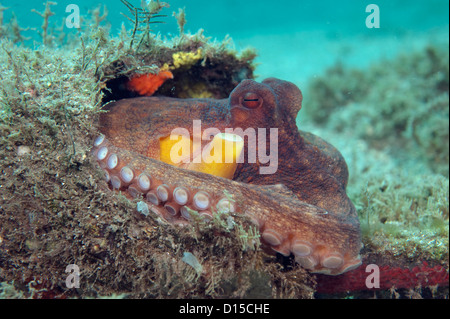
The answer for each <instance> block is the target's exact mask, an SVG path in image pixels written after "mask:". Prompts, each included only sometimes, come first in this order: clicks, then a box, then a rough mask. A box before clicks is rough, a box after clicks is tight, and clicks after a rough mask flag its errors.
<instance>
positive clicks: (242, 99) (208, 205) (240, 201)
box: [93, 78, 362, 275]
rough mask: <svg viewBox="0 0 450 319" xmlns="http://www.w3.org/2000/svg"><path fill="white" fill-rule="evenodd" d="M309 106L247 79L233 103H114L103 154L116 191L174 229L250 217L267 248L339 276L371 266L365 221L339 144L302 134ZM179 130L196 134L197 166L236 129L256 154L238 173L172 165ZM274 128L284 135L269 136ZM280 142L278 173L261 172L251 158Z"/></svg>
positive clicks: (104, 117) (262, 163) (292, 93)
mask: <svg viewBox="0 0 450 319" xmlns="http://www.w3.org/2000/svg"><path fill="white" fill-rule="evenodd" d="M301 105H302V93H301V91H300V89H299V88H298V87H297V86H296V85H294V84H293V83H290V82H287V81H282V80H279V79H275V78H268V79H266V80H264V81H262V82H261V83H258V82H255V81H253V80H243V81H242V82H241V83H240V84H239V85H238V86H237V87H236V88H235V89H234V90H233V91H232V92H231V93H230V96H229V98H226V99H193V98H192V99H178V98H171V97H157V96H150V97H136V98H130V99H122V100H118V101H113V102H109V103H107V104H106V105H105V106H104V109H105V110H106V111H107V112H104V113H102V114H101V115H100V119H99V131H100V132H101V135H100V136H98V137H97V138H96V139H95V141H94V147H93V156H95V160H96V161H97V162H98V164H99V166H100V168H101V169H102V170H103V171H104V174H105V178H106V180H107V182H108V184H109V186H110V188H111V189H113V190H120V191H121V192H122V193H124V194H127V195H128V196H129V197H131V198H141V199H142V202H143V203H145V204H146V205H147V207H148V209H149V211H151V212H153V213H155V214H157V215H158V217H161V219H162V220H165V221H167V222H168V223H171V224H180V225H186V224H190V223H192V220H193V217H194V215H193V214H194V212H195V213H196V214H197V215H196V216H197V217H201V218H202V219H203V220H205V221H208V220H211V219H212V218H213V217H214V214H218V213H224V212H225V213H228V214H235V215H237V214H242V215H244V216H246V217H248V218H249V220H250V221H251V222H252V223H254V225H255V226H256V227H257V228H258V230H259V234H260V239H261V243H262V244H263V247H264V249H266V250H268V251H271V252H273V253H275V254H276V253H279V254H281V255H283V256H291V258H292V257H293V258H295V261H296V262H297V263H298V264H300V265H301V266H302V267H304V268H306V269H308V270H310V271H311V272H313V273H322V274H328V275H339V274H342V273H344V272H347V271H349V270H352V269H355V268H357V267H358V266H359V265H360V264H361V256H360V249H361V246H362V244H361V234H360V228H359V220H358V215H357V212H356V209H355V207H354V205H353V204H352V202H351V201H350V199H349V198H348V196H347V194H346V187H347V181H348V168H347V164H346V162H345V160H344V158H343V157H342V155H341V154H340V153H339V151H338V150H337V149H336V148H334V147H333V146H332V145H330V144H329V143H327V142H326V141H324V140H323V139H321V138H319V137H317V136H315V135H313V134H311V133H307V132H304V131H301V130H299V129H298V127H297V124H296V117H297V113H298V112H299V111H300V109H301ZM195 121H201V132H200V133H201V135H202V139H201V140H200V142H199V143H197V145H192V141H193V140H195V135H196V134H197V135H199V134H200V133H199V132H196V128H195ZM211 128H213V129H212V130H210V129H211ZM174 129H178V130H180V129H182V131H183V132H186V134H189V135H190V140H188V142H189V141H190V142H191V144H190V149H191V150H192V154H191V155H190V159H191V160H192V158H193V157H194V156H195V153H196V151H195V150H194V149H197V150H199V149H200V150H201V149H204V148H205V147H207V145H208V143H211V141H210V139H211V138H212V135H217V132H224V131H226V129H235V130H234V132H235V134H236V135H238V136H240V137H241V138H242V140H243V141H244V147H243V149H244V154H245V153H247V154H248V158H247V159H246V158H245V155H244V156H243V157H244V160H243V161H240V162H238V163H236V167H235V170H233V171H232V175H231V176H228V177H223V176H221V175H220V174H217V176H215V175H212V174H209V173H205V172H204V171H195V170H191V169H188V168H187V167H186V165H187V164H185V163H184V162H180V163H178V164H176V163H168V162H167V161H162V160H161V159H162V158H165V157H167V156H166V155H167V154H166V153H167V150H166V149H165V147H163V146H164V145H165V144H164V143H163V141H167V139H168V136H170V135H171V132H172V131H173V130H174ZM247 129H250V131H251V130H252V129H253V130H255V131H256V130H257V129H266V130H262V131H261V130H258V133H260V132H262V133H264V132H265V134H259V135H262V136H258V142H257V143H252V141H251V139H250V138H248V136H245V134H246V133H248V132H249V130H247ZM274 129H276V130H275V131H274ZM208 130H209V131H208ZM197 131H198V129H197ZM269 131H270V132H277V134H273V135H272V134H271V135H270V137H268V136H267V135H268V132H269ZM211 132H212V133H211ZM236 132H237V133H236ZM205 134H206V135H211V136H210V138H209V139H208V138H204V136H205ZM197 137H198V136H197ZM260 140H262V142H260ZM274 142H276V146H277V147H276V148H275V149H271V152H272V151H273V153H274V155H276V157H277V158H276V160H277V163H276V167H275V169H273V170H272V172H270V173H261V172H262V171H263V169H264V168H266V169H268V165H267V164H268V162H267V160H265V159H264V156H262V157H261V159H260V158H259V157H258V158H257V159H256V160H254V159H253V160H249V158H250V155H249V154H252V152H256V153H257V154H260V153H259V152H261V154H263V155H267V152H268V150H269V148H270V147H271V145H273V143H274ZM271 143H272V144H271ZM270 144H271V145H270ZM197 153H198V151H197ZM272 155H273V154H272ZM240 158H242V156H241V157H240ZM272 168H273V167H272Z"/></svg>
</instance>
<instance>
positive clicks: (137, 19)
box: [120, 0, 169, 52]
mask: <svg viewBox="0 0 450 319" xmlns="http://www.w3.org/2000/svg"><path fill="white" fill-rule="evenodd" d="M120 1H121V2H122V3H123V4H124V5H125V6H126V7H127V8H128V10H129V11H130V14H131V17H129V16H127V15H125V14H123V13H122V15H123V16H124V17H126V18H127V19H128V20H129V21H130V22H131V23H133V24H134V27H133V32H132V34H131V40H130V45H129V48H130V50H131V49H132V48H133V43H134V41H135V38H136V37H137V36H138V33H141V35H140V39H139V42H138V45H137V48H136V52H138V51H139V49H140V48H141V45H144V46H145V47H147V48H149V47H151V43H152V41H151V40H152V34H151V31H152V30H151V28H150V25H151V24H154V23H163V21H158V20H157V21H154V20H153V19H157V18H163V17H166V15H163V14H159V12H161V10H162V9H164V8H166V7H168V6H169V5H168V4H167V3H165V2H160V1H159V0H156V1H151V2H150V3H148V4H146V3H145V2H144V1H142V2H141V8H136V7H135V6H133V5H132V4H131V3H130V2H129V1H127V0H120Z"/></svg>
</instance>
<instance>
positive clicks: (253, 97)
mask: <svg viewBox="0 0 450 319" xmlns="http://www.w3.org/2000/svg"><path fill="white" fill-rule="evenodd" d="M261 104H262V98H261V97H260V96H259V95H257V94H255V93H252V92H248V93H246V94H245V95H244V97H243V99H242V105H243V106H245V107H246V108H248V109H256V108H257V107H259V106H260V105H261Z"/></svg>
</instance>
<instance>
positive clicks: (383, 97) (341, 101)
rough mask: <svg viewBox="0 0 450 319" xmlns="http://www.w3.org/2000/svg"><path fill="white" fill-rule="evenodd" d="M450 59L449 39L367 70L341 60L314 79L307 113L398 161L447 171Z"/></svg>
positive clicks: (320, 122)
mask: <svg viewBox="0 0 450 319" xmlns="http://www.w3.org/2000/svg"><path fill="white" fill-rule="evenodd" d="M448 61H449V54H448V45H447V48H446V47H445V46H439V45H432V44H430V45H429V46H427V47H425V48H424V49H423V50H421V51H418V52H412V53H408V54H402V55H400V56H398V57H397V58H395V59H393V60H383V61H381V62H377V63H376V64H374V65H372V66H371V67H370V68H368V69H367V70H359V69H352V68H347V67H344V66H343V65H342V64H337V65H335V66H334V67H332V68H330V69H328V70H327V71H326V73H325V74H324V75H323V76H321V77H318V78H315V79H313V80H312V81H311V83H310V85H309V87H308V88H307V90H306V94H305V102H304V105H305V106H306V107H305V108H304V110H305V114H304V115H307V116H308V118H310V119H312V120H313V121H314V122H315V123H317V124H318V125H320V126H326V127H328V128H329V129H330V130H332V131H336V132H346V133H349V134H350V133H351V135H352V136H354V138H360V139H363V140H365V141H366V142H368V143H369V146H370V147H371V148H375V149H379V150H385V151H387V152H388V153H390V154H392V155H393V156H394V157H395V158H398V160H399V161H403V162H406V161H410V160H411V157H412V158H413V160H414V161H416V160H417V161H418V162H425V163H426V165H427V166H428V167H429V169H430V170H431V171H432V172H435V173H439V174H443V175H448V173H449V170H448V162H449V146H448V145H449V144H448V140H449V126H448V117H449V107H448V105H449V91H448V90H449V89H448V88H449V62H448ZM330 114H332V116H330Z"/></svg>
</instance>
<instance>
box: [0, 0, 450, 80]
mask: <svg viewBox="0 0 450 319" xmlns="http://www.w3.org/2000/svg"><path fill="white" fill-rule="evenodd" d="M56 2H57V3H58V4H57V5H55V6H52V10H53V11H54V12H55V15H54V16H52V17H51V18H50V26H51V27H53V28H60V26H61V25H62V23H63V21H64V19H65V17H67V15H68V13H66V12H65V8H66V6H67V5H69V4H77V5H78V6H79V8H80V13H81V16H89V10H92V9H93V8H95V7H97V6H99V5H103V4H107V7H108V11H109V13H108V18H107V19H108V22H109V23H110V24H111V33H112V34H115V33H117V32H118V31H119V30H120V27H121V25H122V23H126V24H127V26H128V27H129V28H131V26H130V24H129V22H128V21H127V20H126V19H125V18H124V17H123V16H122V14H121V13H122V12H123V13H126V12H127V8H126V7H125V6H124V5H123V4H122V3H121V2H120V1H119V0H115V1H103V2H101V1H88V0H83V1H81V0H79V1H74V0H59V1H56ZM130 2H131V3H133V4H134V5H135V6H139V4H140V1H139V0H134V1H133V0H131V1H130ZM167 2H168V3H169V4H170V8H165V9H163V11H162V14H166V15H167V17H165V18H163V19H162V20H163V21H164V22H165V23H164V24H155V25H154V31H155V32H160V33H161V35H162V36H166V37H168V38H170V37H171V35H174V34H178V29H177V25H176V21H175V18H174V17H173V16H172V13H173V12H175V11H178V8H183V7H184V8H185V9H186V14H187V24H186V27H185V30H186V31H190V32H192V33H195V32H196V31H197V30H198V29H200V28H202V29H204V30H205V35H207V36H209V37H212V38H213V39H214V38H217V39H218V40H222V39H223V38H224V37H225V36H226V35H229V36H231V37H232V39H233V40H234V45H235V47H236V49H238V50H239V49H242V48H245V47H247V46H251V47H254V48H256V49H257V51H258V53H259V58H258V60H257V62H258V63H260V66H259V67H258V69H257V75H259V78H265V77H268V76H277V77H280V78H283V79H286V80H291V81H293V82H295V83H296V84H298V85H300V86H304V84H305V82H306V81H307V80H308V79H309V78H311V77H312V76H315V75H317V74H320V73H321V72H322V71H323V70H324V69H325V68H326V67H329V66H330V65H332V64H334V63H335V62H336V61H341V62H344V63H347V64H348V65H350V66H353V65H355V66H363V67H364V66H366V65H367V64H370V63H371V61H373V60H374V59H379V58H382V57H392V56H395V55H396V54H398V53H399V52H402V51H406V52H407V51H411V50H414V49H417V48H420V47H422V46H424V45H426V44H427V43H428V42H430V41H433V42H439V41H441V42H442V41H448V40H446V39H447V38H448V25H449V18H448V13H449V2H448V1H447V0H430V1H422V0H415V1H402V0H375V1H370V2H369V1H361V0H349V1H344V2H342V1H341V2H336V1H313V0H285V1H270V0H260V1H239V0H215V1H209V0H189V1H186V0H184V1H183V0H168V1H167ZM0 3H1V4H2V5H3V6H4V7H9V8H10V9H11V10H6V11H5V12H4V21H5V22H8V21H9V19H10V18H11V12H15V14H16V16H17V19H18V21H19V25H20V26H21V27H23V28H30V29H28V30H27V31H24V32H23V35H24V36H28V37H31V38H34V39H39V37H38V35H37V31H39V30H40V26H41V24H42V18H41V17H40V16H39V15H37V14H36V13H33V12H31V10H32V9H36V10H37V11H40V12H42V11H43V10H44V5H43V0H33V1H12V0H3V1H1V2H0ZM370 3H373V4H376V5H378V7H379V13H380V14H379V17H380V28H372V29H369V28H367V26H366V23H365V22H366V18H367V16H368V15H369V14H370V13H367V12H366V6H367V5H368V4H370ZM70 31H71V30H68V32H70ZM27 44H28V45H33V43H32V40H30V41H27Z"/></svg>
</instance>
